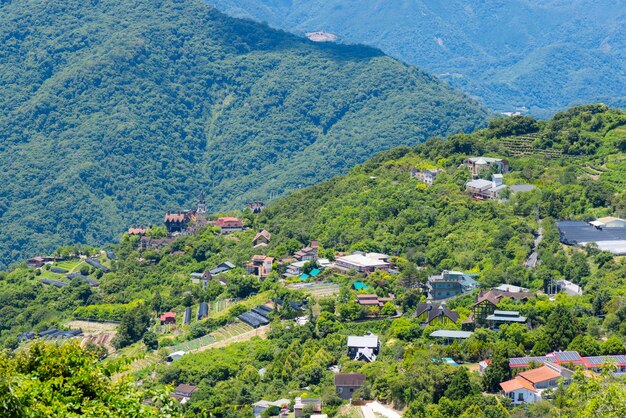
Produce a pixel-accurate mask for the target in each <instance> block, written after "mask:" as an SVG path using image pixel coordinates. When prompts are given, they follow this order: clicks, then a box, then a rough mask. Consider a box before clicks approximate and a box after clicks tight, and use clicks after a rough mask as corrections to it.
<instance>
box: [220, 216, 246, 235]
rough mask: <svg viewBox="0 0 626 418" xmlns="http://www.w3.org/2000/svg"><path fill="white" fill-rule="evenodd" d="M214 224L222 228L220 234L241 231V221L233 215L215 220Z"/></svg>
mask: <svg viewBox="0 0 626 418" xmlns="http://www.w3.org/2000/svg"><path fill="white" fill-rule="evenodd" d="M215 226H219V227H220V228H222V234H228V233H231V232H236V231H243V221H242V220H241V219H239V218H235V217H234V216H224V217H222V218H218V219H217V221H215Z"/></svg>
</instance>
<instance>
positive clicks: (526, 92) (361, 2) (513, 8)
mask: <svg viewBox="0 0 626 418" xmlns="http://www.w3.org/2000/svg"><path fill="white" fill-rule="evenodd" d="M208 2H209V3H211V4H214V5H216V6H217V7H218V8H219V9H220V10H223V11H225V12H226V13H229V14H232V15H234V16H241V17H250V18H253V19H257V20H260V21H264V22H269V24H270V25H272V26H274V27H277V28H281V29H287V30H290V31H293V32H295V33H299V34H304V33H307V32H314V31H327V32H331V33H333V34H335V35H337V36H338V37H339V40H340V41H344V42H348V43H362V44H367V45H372V46H376V47H378V48H381V49H382V50H383V51H385V52H386V53H387V54H390V55H392V56H394V57H398V58H399V59H401V60H403V61H405V62H408V63H412V64H415V65H419V66H420V67H422V68H425V69H427V70H428V71H430V72H432V73H433V74H435V75H437V76H439V77H441V78H443V79H444V80H445V81H447V82H448V83H450V84H451V85H452V86H454V87H457V88H460V89H462V90H464V91H465V92H467V93H468V94H471V95H472V96H475V97H477V98H479V100H480V101H482V102H483V103H485V104H486V105H488V106H489V107H490V108H492V109H494V110H496V111H502V112H509V111H514V110H515V109H516V108H518V107H519V108H522V107H526V108H527V109H528V110H529V111H530V113H531V114H533V115H535V116H540V117H546V118H547V117H549V116H551V115H552V114H553V113H554V112H555V111H558V110H563V109H565V108H566V107H568V106H572V105H578V104H581V103H588V102H594V101H602V102H604V103H607V104H610V105H613V106H620V107H623V106H626V79H625V78H624V73H625V72H626V67H625V65H626V64H625V63H626V56H625V55H624V53H625V51H626V34H625V33H624V31H623V30H622V27H623V24H624V19H625V18H626V15H625V13H626V11H625V9H624V5H623V2H621V1H619V0H598V1H593V2H589V1H587V0H572V1H526V0H509V1H504V2H503V1H498V0H489V1H481V2H472V3H468V2H466V1H460V0H452V1H451V0H448V1H438V0H413V1H401V0H387V1H384V2H381V1H377V0H348V1H347V0H334V1H329V0H317V1H315V0H293V1H284V0H208Z"/></svg>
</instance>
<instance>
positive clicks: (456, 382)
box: [445, 367, 473, 401]
mask: <svg viewBox="0 0 626 418" xmlns="http://www.w3.org/2000/svg"><path fill="white" fill-rule="evenodd" d="M472 393H473V388H472V384H471V382H470V379H469V376H468V375H467V369H466V368H465V367H459V368H458V369H457V370H456V372H455V373H454V375H453V376H452V381H451V382H450V384H449V385H448V388H447V389H446V392H445V396H446V398H448V399H451V400H453V401H460V400H461V399H463V398H465V397H466V396H468V395H471V394H472Z"/></svg>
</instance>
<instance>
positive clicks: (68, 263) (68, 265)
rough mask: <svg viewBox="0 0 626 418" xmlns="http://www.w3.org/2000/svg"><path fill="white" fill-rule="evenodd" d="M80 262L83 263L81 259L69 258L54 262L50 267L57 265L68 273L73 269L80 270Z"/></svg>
mask: <svg viewBox="0 0 626 418" xmlns="http://www.w3.org/2000/svg"><path fill="white" fill-rule="evenodd" d="M82 264H85V262H84V261H83V260H80V259H78V258H72V259H69V260H63V261H59V262H58V263H54V264H53V265H52V267H59V268H62V269H65V270H67V271H68V272H69V273H72V272H73V271H74V270H80V267H81V265H82Z"/></svg>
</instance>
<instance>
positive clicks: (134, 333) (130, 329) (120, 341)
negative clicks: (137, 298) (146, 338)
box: [113, 304, 150, 348]
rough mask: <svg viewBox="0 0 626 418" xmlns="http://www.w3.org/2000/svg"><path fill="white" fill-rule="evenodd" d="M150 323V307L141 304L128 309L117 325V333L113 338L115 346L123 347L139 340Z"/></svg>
mask: <svg viewBox="0 0 626 418" xmlns="http://www.w3.org/2000/svg"><path fill="white" fill-rule="evenodd" d="M149 325H150V312H149V311H148V308H147V307H146V306H145V305H143V304H139V305H137V306H135V307H133V308H131V309H129V310H128V312H126V313H125V314H124V316H123V317H122V320H121V322H120V324H119V325H118V326H117V335H116V337H115V339H114V340H113V345H114V346H115V348H123V347H126V346H128V345H130V344H133V343H135V342H137V341H139V340H140V339H141V338H142V337H143V335H144V334H145V332H146V331H147V329H148V326H149Z"/></svg>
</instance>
